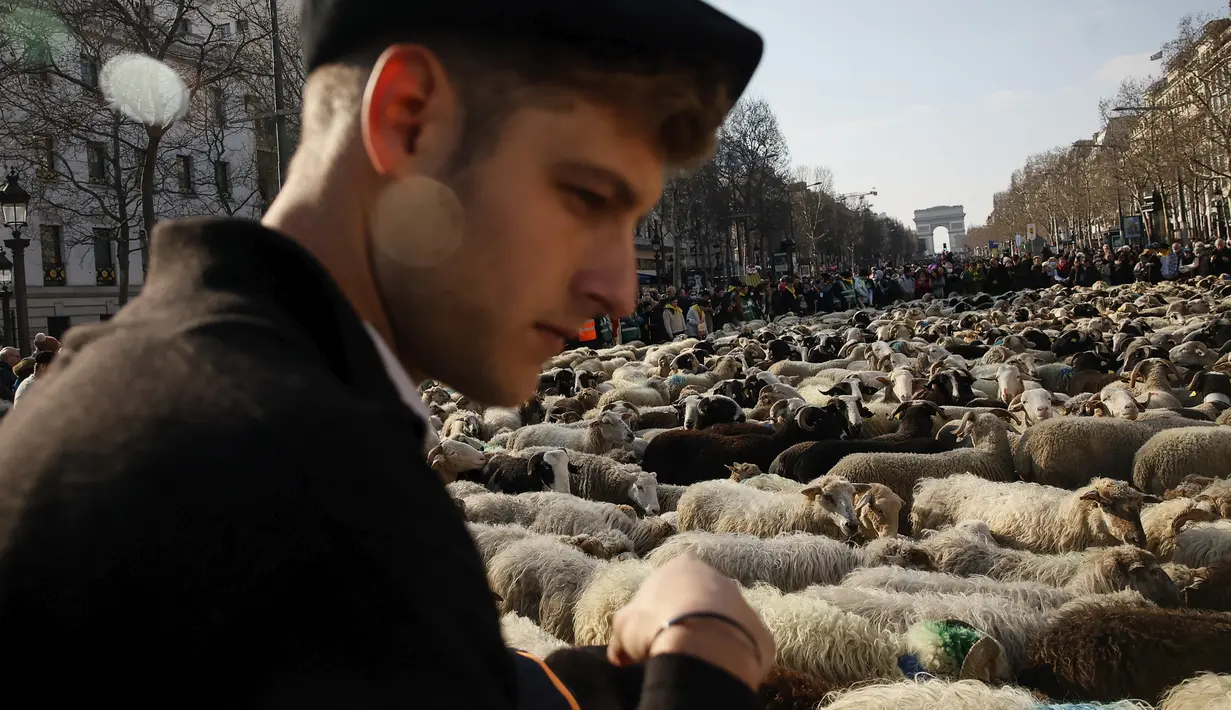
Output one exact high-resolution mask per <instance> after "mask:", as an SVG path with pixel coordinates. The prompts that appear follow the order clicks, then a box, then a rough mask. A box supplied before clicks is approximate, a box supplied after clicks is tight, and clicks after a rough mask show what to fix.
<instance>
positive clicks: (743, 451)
mask: <svg viewBox="0 0 1231 710" xmlns="http://www.w3.org/2000/svg"><path fill="white" fill-rule="evenodd" d="M846 433H847V431H846V417H845V416H844V415H843V412H842V410H841V409H840V407H839V406H838V404H837V403H834V404H831V405H827V406H825V407H814V406H806V407H801V408H800V409H799V411H798V412H796V413H795V416H794V417H792V418H791V419H789V420H788V421H787V422H786V424H785V425H784V426H783V427H782V429H781V430H779V431H777V432H776V433H774V434H773V435H771V436H757V435H744V436H724V435H722V434H714V433H711V432H709V431H690V430H686V429H676V430H671V431H664V432H663V433H661V434H659V435H658V436H656V437H654V438H653V439H651V440H650V443H649V446H647V447H646V450H645V455H644V456H643V457H642V460H641V467H642V468H643V469H645V470H646V471H650V472H653V473H657V474H658V482H659V483H671V484H675V485H689V484H692V483H697V482H698V481H709V480H714V479H718V478H727V477H728V476H729V475H730V472H729V471H728V470H727V466H729V465H731V464H735V463H750V464H756V465H757V466H758V467H760V469H761V470H762V471H764V470H766V469H768V468H769V465H770V464H771V463H773V460H774V457H776V456H777V455H778V454H780V453H782V452H783V451H785V450H786V449H787V448H789V447H790V446H792V445H793V444H797V443H799V442H801V441H807V440H813V441H819V440H822V439H837V438H839V437H841V436H844V435H846Z"/></svg>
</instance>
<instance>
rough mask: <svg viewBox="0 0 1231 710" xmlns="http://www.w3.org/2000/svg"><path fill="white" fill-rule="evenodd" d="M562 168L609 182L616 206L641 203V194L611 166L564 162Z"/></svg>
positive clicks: (622, 206) (630, 205)
mask: <svg viewBox="0 0 1231 710" xmlns="http://www.w3.org/2000/svg"><path fill="white" fill-rule="evenodd" d="M560 169H561V170H562V171H564V172H567V173H571V174H573V175H576V176H579V177H585V178H588V179H591V180H597V181H601V182H604V183H606V184H607V186H608V187H609V188H610V189H611V192H612V196H611V197H612V201H613V202H614V203H615V206H616V207H620V208H624V209H629V208H634V207H637V206H638V205H639V204H641V199H640V196H639V195H638V194H637V191H636V190H635V189H633V186H632V185H630V184H629V182H628V180H625V179H624V176H622V175H620V174H619V173H617V172H616V171H614V170H611V169H610V168H604V167H603V166H601V165H594V164H592V163H563V164H561V165H560Z"/></svg>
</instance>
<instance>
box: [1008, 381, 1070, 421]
mask: <svg viewBox="0 0 1231 710" xmlns="http://www.w3.org/2000/svg"><path fill="white" fill-rule="evenodd" d="M1059 404H1062V403H1061V402H1060V401H1059V400H1058V399H1057V397H1056V395H1054V394H1052V393H1051V392H1048V391H1047V390H1044V389H1034V390H1026V391H1025V392H1022V393H1021V394H1019V395H1018V396H1016V397H1014V398H1013V401H1012V403H1010V404H1009V411H1010V412H1022V413H1024V414H1025V415H1026V423H1028V424H1033V423H1035V422H1041V421H1043V420H1044V419H1051V418H1052V417H1053V416H1055V414H1056V410H1055V409H1054V407H1055V406H1056V405H1059Z"/></svg>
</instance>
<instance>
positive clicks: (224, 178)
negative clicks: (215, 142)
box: [214, 160, 231, 197]
mask: <svg viewBox="0 0 1231 710" xmlns="http://www.w3.org/2000/svg"><path fill="white" fill-rule="evenodd" d="M214 186H215V187H217V188H218V194H219V195H222V196H224V197H230V196H231V164H230V163H228V162H227V161H225V160H215V161H214Z"/></svg>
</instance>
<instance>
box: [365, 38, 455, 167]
mask: <svg viewBox="0 0 1231 710" xmlns="http://www.w3.org/2000/svg"><path fill="white" fill-rule="evenodd" d="M458 109H459V106H458V101H457V96H456V94H455V93H454V91H453V88H452V85H451V84H450V82H449V80H448V77H447V76H446V75H445V71H444V67H443V66H442V65H441V63H440V60H439V59H438V58H437V57H436V55H435V54H434V53H433V52H432V51H431V50H429V49H428V48H426V47H424V46H422V45H418V44H395V45H392V46H390V47H389V48H387V49H386V50H385V51H384V53H382V54H381V55H380V58H379V59H377V60H376V64H375V65H374V66H373V68H372V73H371V75H370V76H369V77H368V83H367V87H366V88H365V90H364V94H363V104H362V107H361V108H360V117H359V118H360V130H361V132H362V135H363V146H364V150H365V151H366V152H367V155H368V160H369V161H371V163H372V168H373V169H374V170H375V171H376V172H377V173H378V174H380V175H383V176H386V177H389V178H399V177H405V176H408V175H410V174H411V173H416V174H419V175H439V174H440V172H442V171H443V169H444V167H445V166H446V165H447V164H448V161H449V158H450V157H451V155H452V153H453V151H454V149H455V148H456V146H457V142H458V138H459V133H460V131H459V123H458V117H459V110H458Z"/></svg>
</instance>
